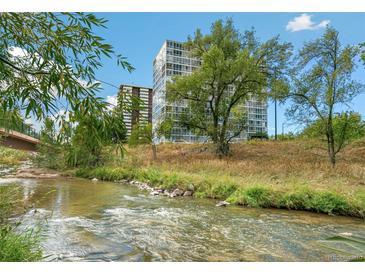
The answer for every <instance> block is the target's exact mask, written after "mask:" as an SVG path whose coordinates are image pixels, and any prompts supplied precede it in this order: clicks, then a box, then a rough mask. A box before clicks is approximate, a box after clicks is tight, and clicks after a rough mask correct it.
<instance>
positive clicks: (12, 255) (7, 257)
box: [0, 226, 42, 262]
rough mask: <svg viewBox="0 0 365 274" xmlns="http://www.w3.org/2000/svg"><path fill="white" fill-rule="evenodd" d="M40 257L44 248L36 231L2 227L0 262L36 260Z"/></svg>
mask: <svg viewBox="0 0 365 274" xmlns="http://www.w3.org/2000/svg"><path fill="white" fill-rule="evenodd" d="M40 259H42V250H41V248H40V245H39V236H38V234H37V233H36V232H34V231H32V230H28V231H25V232H22V233H19V232H15V231H14V230H13V229H12V228H11V227H10V226H2V227H0V262H34V261H39V260H40Z"/></svg>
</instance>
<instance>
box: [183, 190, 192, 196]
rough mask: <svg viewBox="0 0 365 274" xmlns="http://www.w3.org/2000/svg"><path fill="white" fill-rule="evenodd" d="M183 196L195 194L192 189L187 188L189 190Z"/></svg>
mask: <svg viewBox="0 0 365 274" xmlns="http://www.w3.org/2000/svg"><path fill="white" fill-rule="evenodd" d="M183 196H193V192H192V191H190V190H187V191H185V192H184V195H183Z"/></svg>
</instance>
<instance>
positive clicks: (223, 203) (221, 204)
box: [215, 201, 230, 206]
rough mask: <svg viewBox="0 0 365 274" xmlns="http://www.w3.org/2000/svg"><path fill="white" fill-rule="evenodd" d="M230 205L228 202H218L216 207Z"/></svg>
mask: <svg viewBox="0 0 365 274" xmlns="http://www.w3.org/2000/svg"><path fill="white" fill-rule="evenodd" d="M229 204H230V203H228V202H226V201H220V202H218V203H217V204H216V205H215V206H226V205H229Z"/></svg>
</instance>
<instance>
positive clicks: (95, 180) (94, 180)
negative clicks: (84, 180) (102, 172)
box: [91, 178, 99, 182]
mask: <svg viewBox="0 0 365 274" xmlns="http://www.w3.org/2000/svg"><path fill="white" fill-rule="evenodd" d="M91 181H93V182H97V181H99V180H98V179H97V178H93V179H92V180H91Z"/></svg>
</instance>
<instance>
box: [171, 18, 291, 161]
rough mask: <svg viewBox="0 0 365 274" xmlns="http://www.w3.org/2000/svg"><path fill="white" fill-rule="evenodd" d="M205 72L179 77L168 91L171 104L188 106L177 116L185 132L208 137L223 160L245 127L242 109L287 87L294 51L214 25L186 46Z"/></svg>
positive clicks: (228, 23) (275, 40)
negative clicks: (248, 101)
mask: <svg viewBox="0 0 365 274" xmlns="http://www.w3.org/2000/svg"><path fill="white" fill-rule="evenodd" d="M185 46H186V47H187V48H188V49H189V50H190V52H191V54H192V56H193V57H196V58H198V59H200V60H201V66H200V68H198V69H197V70H195V71H194V72H193V73H192V74H191V75H187V76H178V77H175V78H174V79H173V82H171V83H169V84H168V86H167V98H168V100H169V101H170V102H177V101H185V102H186V107H187V110H188V111H187V112H186V113H183V114H181V115H179V117H178V120H179V123H180V124H181V125H182V126H185V127H187V128H188V129H190V130H192V131H194V133H196V134H199V135H205V136H208V137H209V138H210V139H211V141H212V142H213V143H214V144H215V145H216V148H217V153H218V154H219V155H227V154H228V153H229V143H230V142H231V140H232V139H234V138H235V137H237V136H238V135H239V134H241V132H242V131H243V130H244V128H245V127H246V125H247V123H246V120H247V115H246V112H245V109H244V108H243V103H244V102H245V101H246V100H248V99H249V98H250V96H253V97H256V98H258V99H265V97H266V96H267V91H268V90H270V91H272V92H275V90H276V89H277V88H280V89H283V88H285V86H286V77H285V75H286V74H285V70H286V68H287V60H288V58H289V56H290V53H291V45H290V44H288V43H280V41H279V38H278V37H274V38H272V39H270V40H268V41H266V42H263V43H260V42H259V41H258V40H257V39H256V37H255V33H254V31H246V32H244V33H243V34H241V33H240V32H239V31H238V30H237V29H236V28H235V27H234V25H233V22H232V20H227V21H226V22H223V21H221V20H219V21H216V22H215V23H214V24H212V27H211V32H210V33H209V34H207V35H203V34H202V33H201V31H200V30H199V29H198V30H197V31H196V33H195V35H194V37H193V38H189V39H188V41H187V42H186V45H185Z"/></svg>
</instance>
